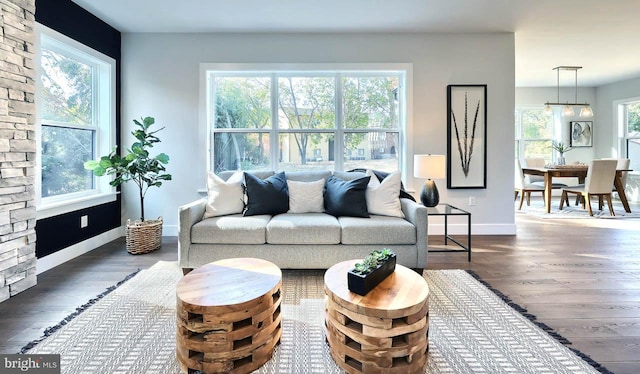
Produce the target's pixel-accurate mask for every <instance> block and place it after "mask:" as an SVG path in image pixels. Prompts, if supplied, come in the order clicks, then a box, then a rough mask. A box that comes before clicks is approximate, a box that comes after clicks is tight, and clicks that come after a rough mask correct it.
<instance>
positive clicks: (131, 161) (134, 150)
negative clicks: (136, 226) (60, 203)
mask: <svg viewBox="0 0 640 374" xmlns="http://www.w3.org/2000/svg"><path fill="white" fill-rule="evenodd" d="M133 123H134V124H135V125H136V126H137V129H135V130H133V131H132V132H131V134H132V135H133V136H134V137H135V138H136V141H135V142H134V143H133V144H132V145H131V148H129V149H127V152H128V153H127V154H126V155H124V156H120V155H119V154H118V153H117V148H115V147H114V148H113V150H112V151H111V153H109V154H108V155H106V156H102V157H101V158H100V159H99V160H89V161H86V162H85V163H84V168H85V169H87V170H91V171H93V174H94V175H96V176H98V177H101V176H103V175H114V174H115V179H114V180H112V181H111V182H109V184H110V185H112V186H114V187H117V186H119V185H121V184H123V183H126V182H129V181H133V182H134V183H135V184H136V185H137V186H138V190H139V197H140V220H141V221H142V222H144V198H145V196H146V194H147V190H148V189H149V188H150V187H160V186H162V182H163V181H168V180H171V174H168V173H165V171H166V167H165V165H166V164H168V163H169V156H167V155H166V154H165V153H160V154H158V155H156V156H153V157H152V156H151V155H150V154H149V148H153V145H154V144H156V143H160V139H159V138H158V137H157V136H156V133H157V132H159V131H161V130H162V129H164V127H162V128H160V129H158V130H155V131H151V130H150V129H149V128H150V127H151V126H152V125H153V124H154V123H155V119H154V118H153V117H144V118H141V121H138V120H136V119H134V120H133Z"/></svg>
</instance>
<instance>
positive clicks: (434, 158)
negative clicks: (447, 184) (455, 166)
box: [413, 154, 447, 179]
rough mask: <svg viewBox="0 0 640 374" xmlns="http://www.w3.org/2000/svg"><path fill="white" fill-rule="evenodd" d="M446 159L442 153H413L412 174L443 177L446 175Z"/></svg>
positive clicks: (433, 177)
mask: <svg viewBox="0 0 640 374" xmlns="http://www.w3.org/2000/svg"><path fill="white" fill-rule="evenodd" d="M446 169H447V159H446V157H445V156H444V155H431V154H427V155H413V176H414V177H416V178H428V179H443V178H445V177H446V171H447V170H446Z"/></svg>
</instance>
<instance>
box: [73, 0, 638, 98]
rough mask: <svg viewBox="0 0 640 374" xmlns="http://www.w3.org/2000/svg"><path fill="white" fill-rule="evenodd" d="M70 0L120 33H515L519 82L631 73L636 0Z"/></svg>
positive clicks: (597, 80) (613, 78)
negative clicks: (570, 68)
mask: <svg viewBox="0 0 640 374" xmlns="http://www.w3.org/2000/svg"><path fill="white" fill-rule="evenodd" d="M73 1H74V2H75V3H77V4H79V5H80V6H82V7H83V8H85V9H87V10H88V11H90V12H91V13H93V14H95V15H96V16H98V17H100V18H101V19H102V20H104V21H106V22H107V23H109V24H110V25H111V26H113V27H115V28H116V29H118V30H120V31H121V32H123V33H129V32H131V33H133V32H166V33H178V32H179V33H195V32H198V33H200V32H383V33H386V32H454V33H458V32H514V33H515V51H516V56H515V57H516V86H518V87H555V86H556V72H555V71H553V70H552V69H553V68H554V67H556V66H560V65H578V66H582V67H583V68H582V69H581V70H579V72H578V84H579V86H580V87H597V86H601V85H604V84H607V83H612V82H617V81H621V80H625V79H629V78H635V77H640V48H638V45H639V38H640V22H638V15H639V14H640V0H615V1H603V0H395V1H380V0H322V1H318V0H306V1H303V0H278V1H264V0H236V1H225V0H180V1H178V2H176V1H175V0H109V1H105V0H73ZM573 84H574V75H573V73H564V74H563V73H562V72H561V73H560V85H561V86H573Z"/></svg>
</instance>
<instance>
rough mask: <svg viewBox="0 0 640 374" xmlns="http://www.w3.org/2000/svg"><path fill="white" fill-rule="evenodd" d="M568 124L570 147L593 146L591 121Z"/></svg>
mask: <svg viewBox="0 0 640 374" xmlns="http://www.w3.org/2000/svg"><path fill="white" fill-rule="evenodd" d="M569 124H570V126H569V131H570V133H569V146H570V147H572V148H573V147H591V146H592V145H593V122H592V121H571V122H569Z"/></svg>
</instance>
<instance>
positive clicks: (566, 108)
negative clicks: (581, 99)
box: [562, 105, 576, 117]
mask: <svg viewBox="0 0 640 374" xmlns="http://www.w3.org/2000/svg"><path fill="white" fill-rule="evenodd" d="M575 115H576V113H575V112H574V111H573V108H572V107H571V106H569V105H565V106H564V109H563V110H562V116H563V117H573V116H575Z"/></svg>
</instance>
